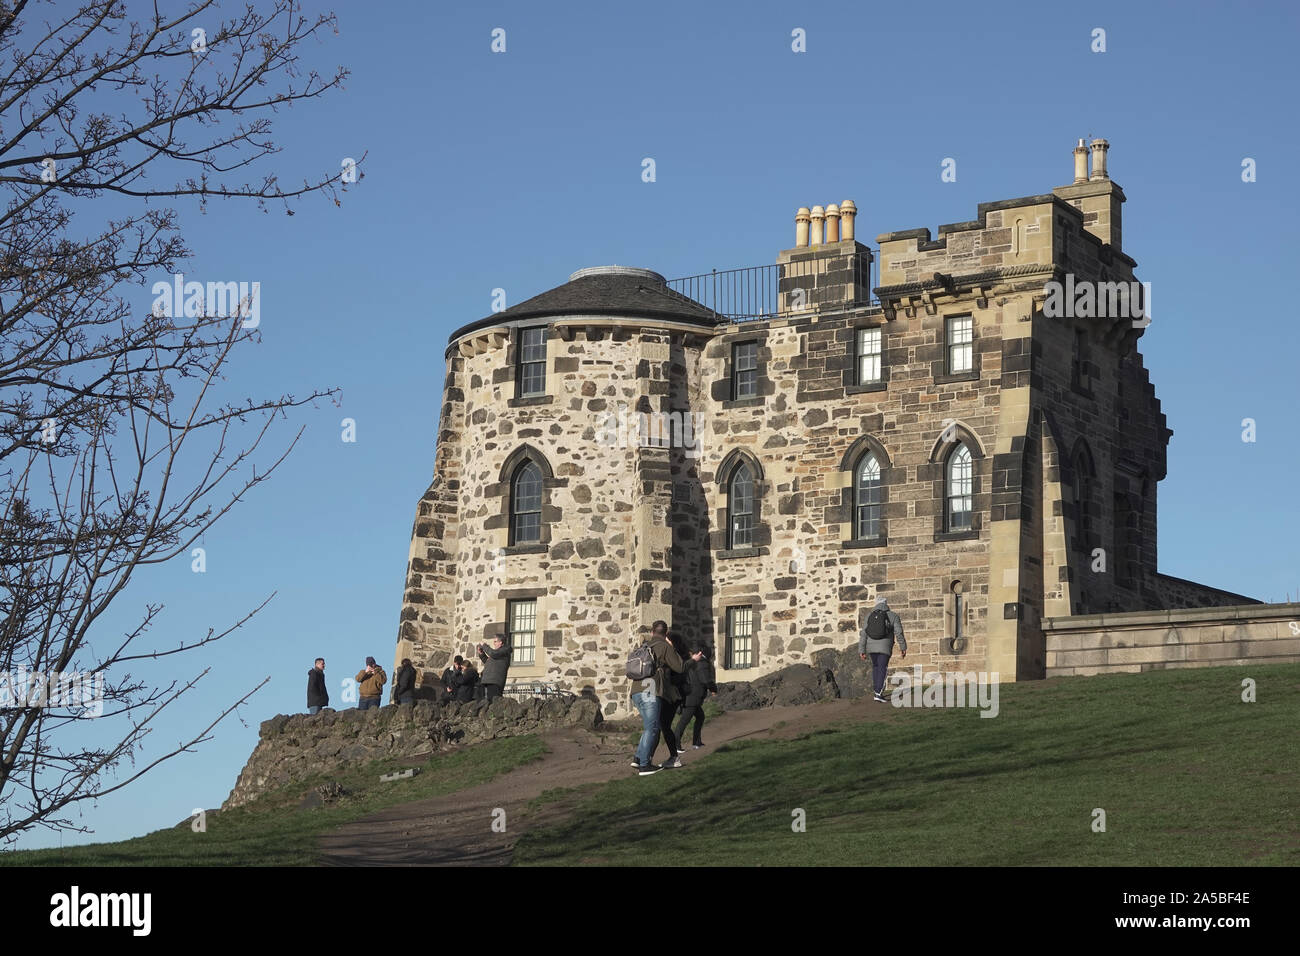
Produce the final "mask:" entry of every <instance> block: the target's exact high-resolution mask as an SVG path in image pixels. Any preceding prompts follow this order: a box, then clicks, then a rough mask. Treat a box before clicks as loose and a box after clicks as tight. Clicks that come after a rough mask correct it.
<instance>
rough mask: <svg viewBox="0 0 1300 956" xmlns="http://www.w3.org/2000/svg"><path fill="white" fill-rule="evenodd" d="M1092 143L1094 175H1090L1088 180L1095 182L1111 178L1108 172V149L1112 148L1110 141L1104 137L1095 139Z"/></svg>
mask: <svg viewBox="0 0 1300 956" xmlns="http://www.w3.org/2000/svg"><path fill="white" fill-rule="evenodd" d="M1090 145H1091V147H1092V175H1091V176H1089V177H1088V181H1089V182H1094V183H1095V182H1100V181H1101V180H1105V179H1110V175H1109V174H1108V173H1107V172H1106V150H1108V149H1110V143H1108V142H1106V141H1105V140H1104V139H1094V140H1093V141H1092V143H1091V144H1090Z"/></svg>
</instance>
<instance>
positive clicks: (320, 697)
mask: <svg viewBox="0 0 1300 956" xmlns="http://www.w3.org/2000/svg"><path fill="white" fill-rule="evenodd" d="M329 705H330V692H329V691H328V690H326V689H325V658H323V657H318V658H316V664H315V665H314V666H313V667H312V669H311V670H309V671H308V672H307V713H309V714H319V713H320V709H321V708H322V707H328V706H329Z"/></svg>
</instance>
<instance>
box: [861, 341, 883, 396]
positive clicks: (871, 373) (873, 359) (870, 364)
mask: <svg viewBox="0 0 1300 956" xmlns="http://www.w3.org/2000/svg"><path fill="white" fill-rule="evenodd" d="M878 381H880V329H858V384H859V385H866V384H868V383H870V382H878Z"/></svg>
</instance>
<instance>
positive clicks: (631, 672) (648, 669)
mask: <svg viewBox="0 0 1300 956" xmlns="http://www.w3.org/2000/svg"><path fill="white" fill-rule="evenodd" d="M655 669H656V668H655V656H654V654H653V653H652V652H651V650H650V645H649V644H642V645H641V646H640V647H638V648H637V649H636V650H634V651H633V652H632V656H631V657H629V658H628V659H627V676H628V677H630V678H631V679H632V680H646V679H648V678H651V677H653V676H654V673H655Z"/></svg>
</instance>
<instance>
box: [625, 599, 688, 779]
mask: <svg viewBox="0 0 1300 956" xmlns="http://www.w3.org/2000/svg"><path fill="white" fill-rule="evenodd" d="M646 643H647V644H648V646H649V648H650V654H651V656H652V657H653V659H654V664H655V672H654V676H653V677H648V678H646V679H645V680H643V681H637V682H633V684H632V693H631V698H632V703H633V705H634V706H635V707H636V708H637V710H639V711H640V712H641V727H642V731H641V742H640V744H639V745H638V746H637V748H636V757H635V758H634V759H633V762H632V766H633V767H634V768H635V769H636V771H637V773H638V774H640V775H641V776H643V777H645V776H649V775H650V774H652V773H658V772H659V771H660V770H662V769H663V767H660V766H656V765H655V764H654V763H652V762H651V758H653V757H654V753H655V750H656V749H657V748H658V746H659V734H660V733H663V734H664V737H665V738H666V739H667V742H668V762H667V763H666V764H665V766H668V767H680V766H681V765H682V761H681V758H680V757H678V756H677V738H676V737H675V736H673V729H672V724H671V723H665V721H671V720H672V714H673V705H674V704H675V703H676V694H677V692H676V690H675V689H674V688H673V683H672V675H673V674H680V673H681V672H682V670H683V669H684V668H685V665H684V664H683V663H682V659H681V657H680V656H678V654H677V652H676V651H675V650H673V646H672V644H670V643H669V642H668V625H667V624H666V623H665V622H663V621H655V622H654V625H653V626H652V627H651V629H650V640H649V641H647V642H646Z"/></svg>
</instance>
